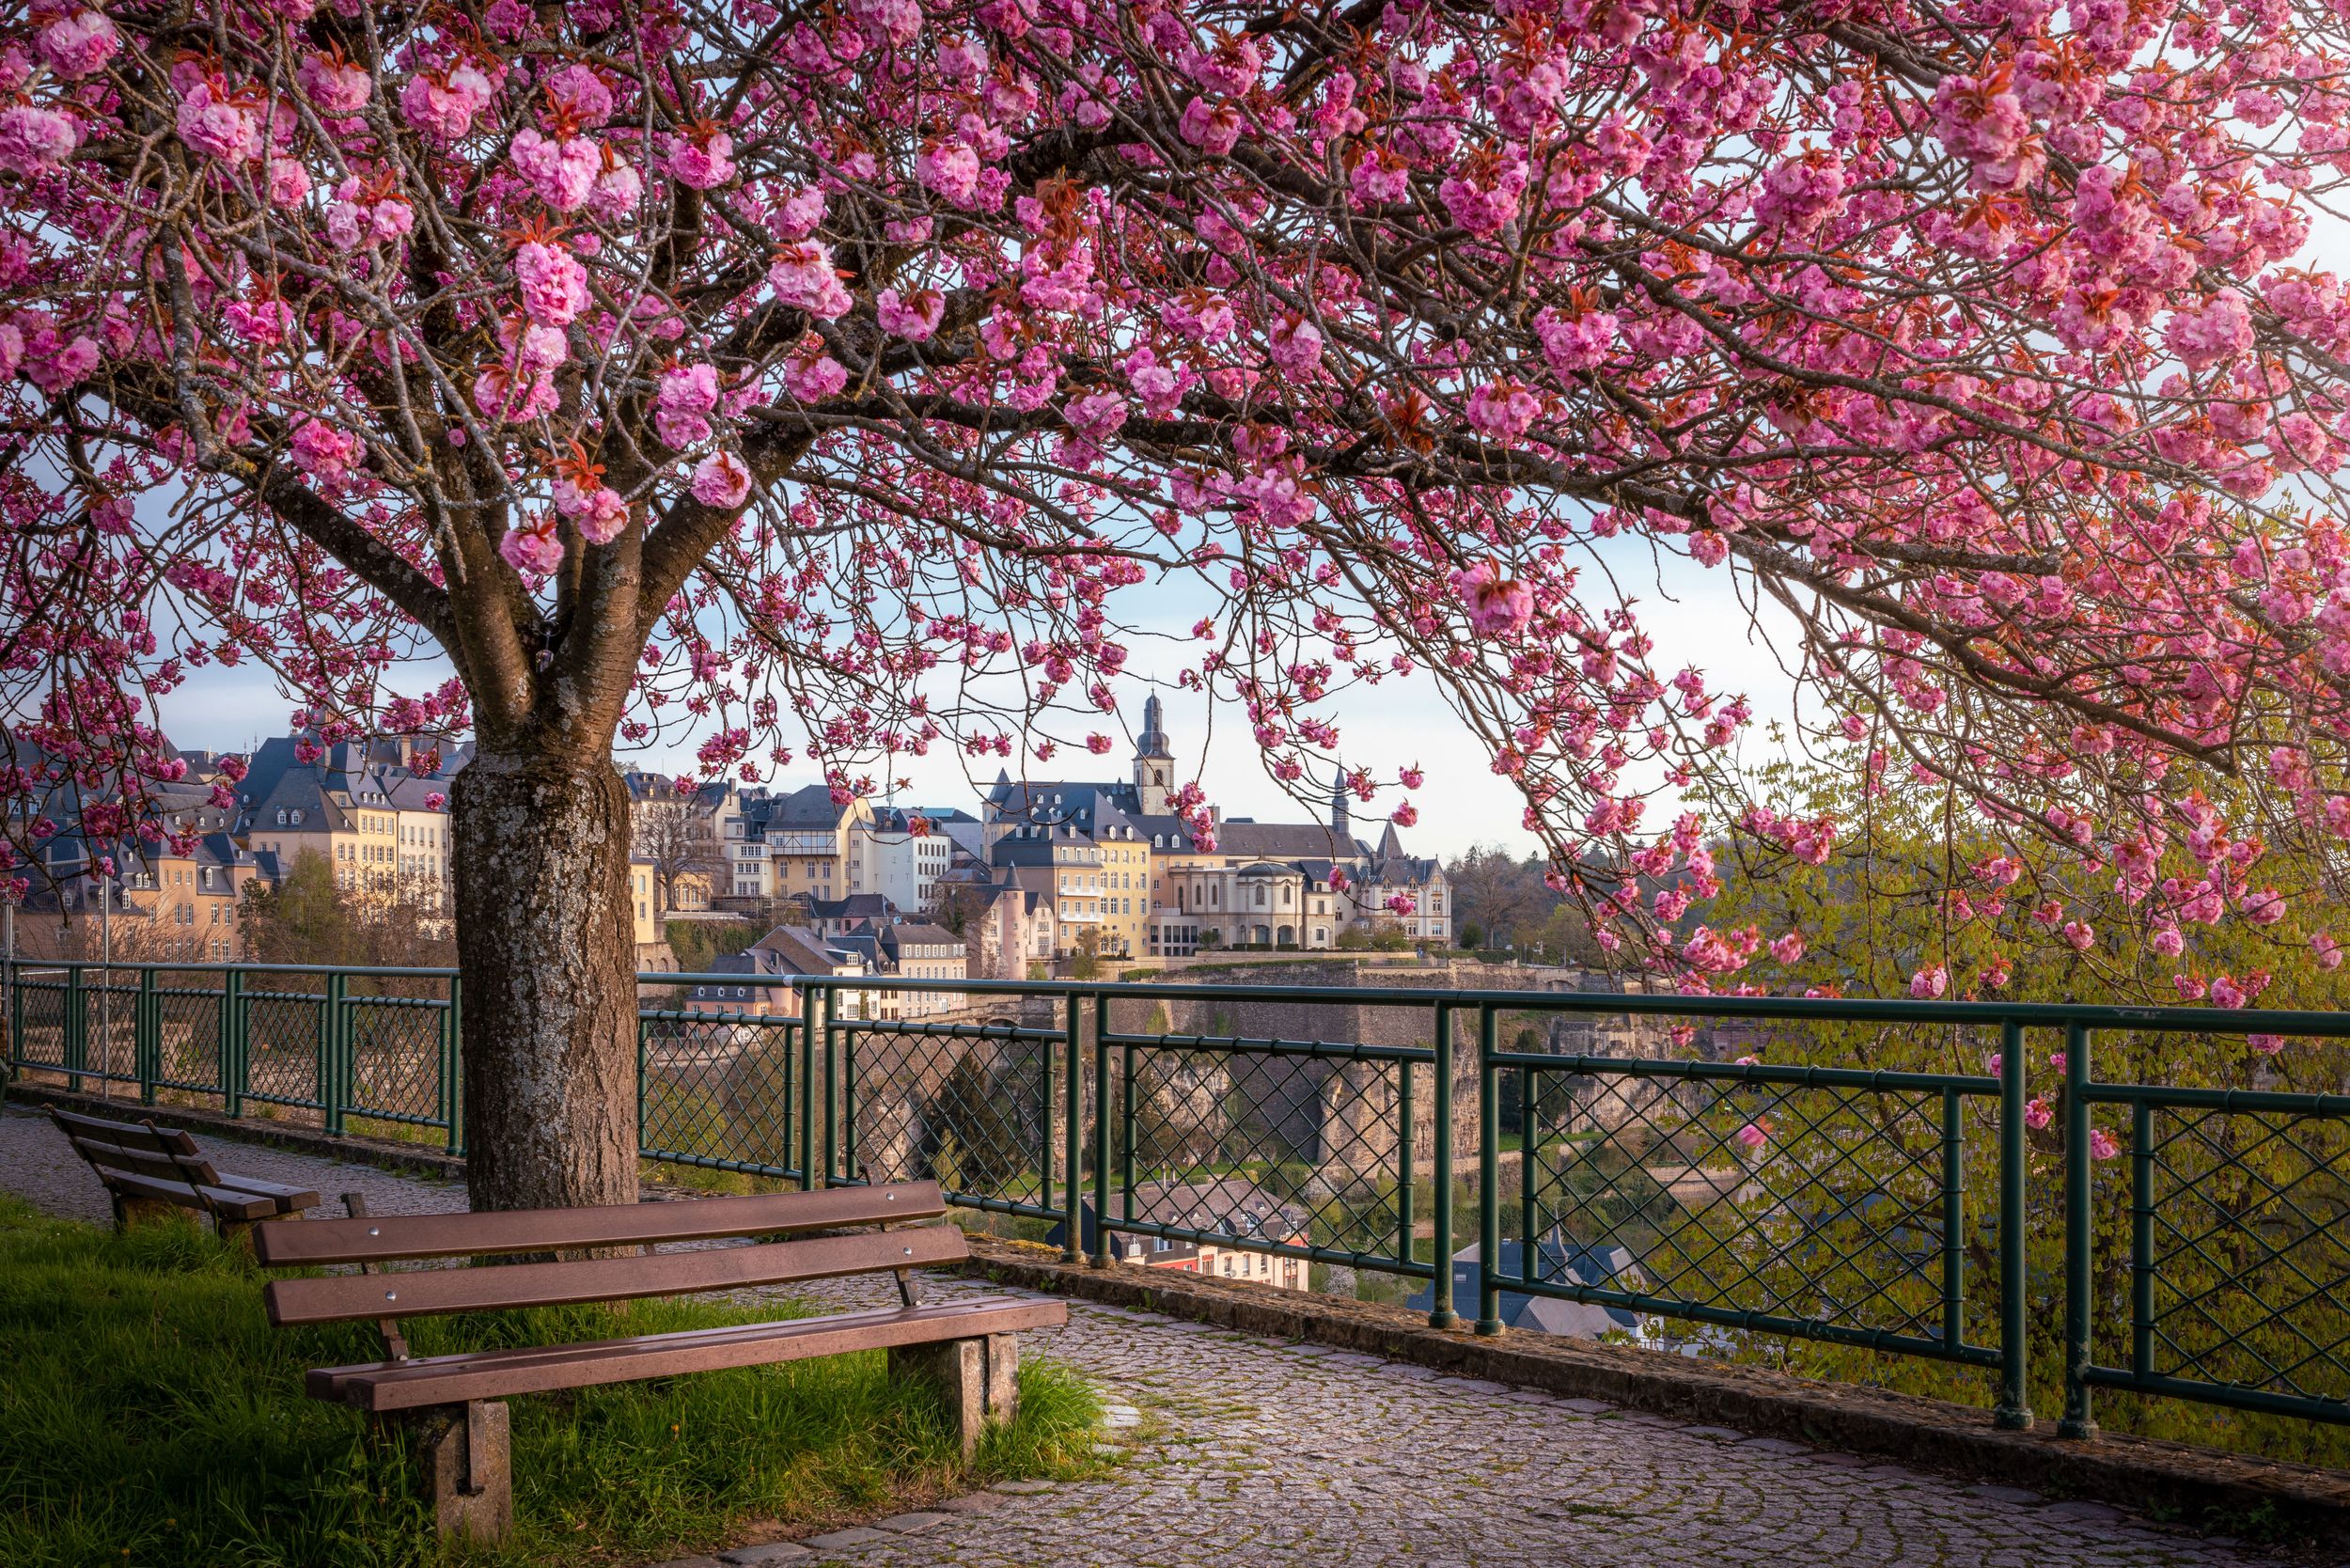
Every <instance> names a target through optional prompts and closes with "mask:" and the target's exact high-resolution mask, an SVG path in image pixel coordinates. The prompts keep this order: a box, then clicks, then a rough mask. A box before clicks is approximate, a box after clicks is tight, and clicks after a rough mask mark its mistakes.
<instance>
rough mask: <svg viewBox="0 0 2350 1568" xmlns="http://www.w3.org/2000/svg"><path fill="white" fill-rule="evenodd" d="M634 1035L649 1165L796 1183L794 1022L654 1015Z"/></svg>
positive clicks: (642, 1140)
mask: <svg viewBox="0 0 2350 1568" xmlns="http://www.w3.org/2000/svg"><path fill="white" fill-rule="evenodd" d="M636 1029H637V1033H636V1038H637V1081H638V1085H639V1090H638V1102H637V1142H638V1145H639V1150H640V1152H642V1153H643V1155H644V1157H645V1158H647V1159H650V1160H665V1161H667V1162H669V1163H671V1164H675V1165H687V1166H698V1167H703V1168H712V1169H720V1170H739V1171H745V1172H749V1173H751V1174H754V1175H761V1176H774V1177H786V1178H797V1177H799V1176H800V1175H801V1172H802V1166H801V1163H800V1158H799V1141H798V1137H797V1135H798V1131H799V1127H800V1111H799V1106H798V1101H797V1094H796V1090H798V1088H799V1083H798V1077H799V1063H798V1057H799V1050H800V1047H799V1034H800V1030H799V1023H798V1020H797V1019H794V1018H787V1017H767V1016H763V1015H760V1014H754V1013H748V1012H702V1011H669V1010H651V1011H643V1012H640V1013H639V1014H638V1016H637V1026H636Z"/></svg>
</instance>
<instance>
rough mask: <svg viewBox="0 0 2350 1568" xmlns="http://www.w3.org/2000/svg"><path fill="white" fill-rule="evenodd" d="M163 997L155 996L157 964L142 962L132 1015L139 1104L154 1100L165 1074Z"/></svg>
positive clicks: (133, 1055)
mask: <svg viewBox="0 0 2350 1568" xmlns="http://www.w3.org/2000/svg"><path fill="white" fill-rule="evenodd" d="M160 1002H161V998H160V997H158V996H156V995H155V966H154V965H153V964H140V965H139V999H138V1005H137V1009H136V1011H133V1013H132V1014H131V1060H132V1062H133V1070H134V1071H135V1072H136V1073H137V1074H138V1075H139V1104H140V1105H153V1104H154V1103H155V1080H156V1079H157V1078H159V1077H161V1076H162V1075H163V1074H162V1072H161V1068H162V1065H163V1054H164V1043H163V1017H162V1010H161V1007H160Z"/></svg>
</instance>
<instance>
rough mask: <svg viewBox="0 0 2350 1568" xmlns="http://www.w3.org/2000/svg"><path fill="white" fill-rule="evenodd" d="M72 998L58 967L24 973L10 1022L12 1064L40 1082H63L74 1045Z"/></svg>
mask: <svg viewBox="0 0 2350 1568" xmlns="http://www.w3.org/2000/svg"><path fill="white" fill-rule="evenodd" d="M71 1005H72V998H71V993H70V992H69V990H68V988H67V985H66V980H65V976H64V975H63V973H62V972H60V971H56V970H49V971H45V972H44V971H39V970H34V971H27V972H21V973H20V974H19V976H18V978H17V981H16V995H15V996H14V997H13V999H12V1003H11V1012H10V1017H9V1025H8V1051H9V1063H10V1065H11V1066H13V1067H15V1068H16V1069H18V1070H19V1071H23V1072H29V1073H32V1074H36V1076H35V1077H34V1078H33V1079H32V1080H31V1081H33V1082H37V1083H48V1084H55V1083H61V1082H63V1081H64V1079H63V1071H64V1069H65V1067H66V1065H67V1061H68V1057H69V1050H70V1044H69V1040H68V1033H69V1022H70V1019H69V1014H70V1012H71Z"/></svg>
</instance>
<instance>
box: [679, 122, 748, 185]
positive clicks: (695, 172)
mask: <svg viewBox="0 0 2350 1568" xmlns="http://www.w3.org/2000/svg"><path fill="white" fill-rule="evenodd" d="M669 174H670V177H671V178H672V179H674V180H676V181H677V182H678V183H679V184H681V185H691V186H692V187H693V188H694V189H696V190H697V191H707V190H709V189H710V188H711V187H712V186H713V185H723V184H725V183H726V182H727V181H728V180H731V179H733V178H734V138H733V137H732V136H729V135H728V134H727V133H725V132H724V131H720V130H718V129H717V128H716V127H714V126H700V127H697V128H695V129H693V130H689V131H688V132H686V133H685V134H684V135H682V136H681V137H679V138H678V144H677V146H675V147H674V148H671V149H669Z"/></svg>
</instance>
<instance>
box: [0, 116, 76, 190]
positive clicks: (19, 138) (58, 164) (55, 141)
mask: <svg viewBox="0 0 2350 1568" xmlns="http://www.w3.org/2000/svg"><path fill="white" fill-rule="evenodd" d="M81 144H82V133H81V132H80V131H79V130H77V129H76V128H75V126H74V124H73V121H72V120H71V118H69V117H67V116H65V115H62V114H59V113H58V112H57V111H56V110H55V109H36V108H34V107H32V106H31V105H30V104H26V103H20V104H17V105H16V106H15V107H14V108H9V109H0V169H8V170H9V171H11V172H12V173H16V174H21V175H23V176H24V177H25V178H26V179H27V180H33V179H38V178H39V177H40V176H41V175H44V174H49V173H53V172H55V170H57V169H61V168H63V167H65V165H66V160H67V159H69V158H71V157H72V156H73V149H75V148H77V147H79V146H81Z"/></svg>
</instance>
